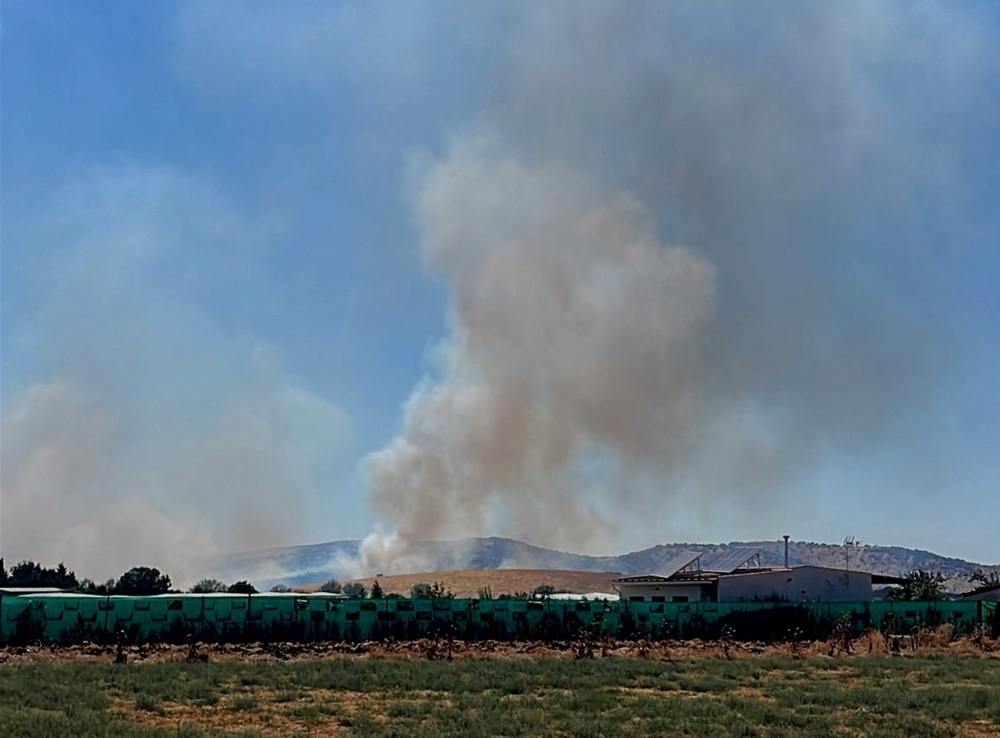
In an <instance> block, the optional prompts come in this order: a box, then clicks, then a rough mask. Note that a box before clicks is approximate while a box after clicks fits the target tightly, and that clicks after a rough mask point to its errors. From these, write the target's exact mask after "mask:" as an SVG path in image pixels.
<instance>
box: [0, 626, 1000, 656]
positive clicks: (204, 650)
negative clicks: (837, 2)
mask: <svg viewBox="0 0 1000 738" xmlns="http://www.w3.org/2000/svg"><path fill="white" fill-rule="evenodd" d="M834 645H835V646H836V648H833V646H834ZM843 645H844V644H841V643H840V642H839V641H837V639H835V638H831V639H830V640H827V641H800V642H797V643H760V642H753V641H751V642H739V641H729V642H725V641H722V640H716V641H701V640H697V639H694V640H683V641H680V640H662V641H646V640H638V641H635V640H619V639H614V638H591V639H589V640H587V641H586V642H584V641H582V640H576V641H569V640H567V641H514V642H511V641H489V640H487V641H476V642H465V641H459V640H455V641H453V642H450V643H448V642H446V641H445V640H444V639H430V638H421V639H419V640H414V641H399V642H362V643H333V642H317V643H268V644H261V643H250V644H240V643H229V644H199V645H198V646H197V652H198V654H199V660H203V661H212V662H218V661H221V662H229V661H310V660H317V659H319V660H324V659H362V660H372V659H374V660H380V659H386V660H410V659H428V658H430V659H435V658H436V659H444V658H447V656H448V655H450V656H451V658H452V659H454V660H463V659H508V658H556V659H563V658H564V659H573V658H579V655H580V652H581V648H585V649H587V650H589V651H590V652H591V653H590V656H592V657H593V658H642V659H649V660H654V661H679V660H686V659H705V658H709V659H717V658H726V659H729V660H739V659H746V658H755V657H763V658H787V657H792V658H796V659H797V658H813V657H821V656H823V657H826V656H830V655H831V654H832V655H834V656H836V657H838V658H844V657H847V658H855V657H867V656H876V657H877V656H885V655H887V654H891V655H898V656H901V657H917V658H924V657H954V658H974V659H996V660H1000V639H989V638H986V639H984V640H983V639H981V640H979V641H978V642H977V641H976V640H975V639H974V638H973V637H971V636H960V637H957V638H956V637H955V636H954V633H953V631H952V628H951V626H950V625H943V626H941V627H939V628H935V629H924V630H920V631H918V632H916V633H915V634H913V635H912V636H905V637H898V639H897V640H896V642H895V643H893V642H892V641H890V640H889V639H887V638H886V637H885V636H883V635H882V634H881V633H879V632H878V631H869V632H867V633H865V634H864V635H862V636H860V637H859V638H855V639H853V640H851V641H850V643H849V647H848V648H846V649H845V648H844V647H842V646H843ZM126 656H127V662H128V663H130V664H131V663H163V662H172V661H184V660H188V657H189V656H190V654H189V647H188V646H180V645H170V644H157V645H147V646H131V647H130V648H128V649H127V650H126ZM114 658H115V647H114V646H111V645H105V646H102V645H97V644H84V645H74V646H55V645H51V646H16V647H15V646H9V647H6V648H0V664H23V663H31V662H54V663H71V662H97V663H109V662H112V661H113V660H114Z"/></svg>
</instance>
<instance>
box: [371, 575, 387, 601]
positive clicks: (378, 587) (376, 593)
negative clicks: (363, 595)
mask: <svg viewBox="0 0 1000 738" xmlns="http://www.w3.org/2000/svg"><path fill="white" fill-rule="evenodd" d="M383 597H385V592H384V591H382V584H381V583H380V582H379V580H378V579H376V580H375V581H374V582H372V594H371V598H372V599H373V600H381V599H382V598H383Z"/></svg>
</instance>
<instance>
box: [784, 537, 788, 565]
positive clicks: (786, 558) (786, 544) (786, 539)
mask: <svg viewBox="0 0 1000 738" xmlns="http://www.w3.org/2000/svg"><path fill="white" fill-rule="evenodd" d="M784 539H785V568H786V569H787V568H788V536H787V535H786V536H784Z"/></svg>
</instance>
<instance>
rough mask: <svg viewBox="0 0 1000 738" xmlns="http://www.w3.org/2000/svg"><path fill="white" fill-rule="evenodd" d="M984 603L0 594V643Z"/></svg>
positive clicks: (758, 634)
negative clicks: (365, 598) (693, 601)
mask: <svg viewBox="0 0 1000 738" xmlns="http://www.w3.org/2000/svg"><path fill="white" fill-rule="evenodd" d="M995 607H996V605H995V603H989V602H854V603H808V604H792V603H763V602H733V603H725V602H720V603H709V602H702V603H664V602H602V601H590V602H587V601H580V602H577V601H566V600H469V599H453V600H447V599H437V600H433V599H383V600H362V599H338V598H332V597H328V596H326V597H324V596H309V595H304V596H285V595H274V594H259V595H248V596H212V595H207V596H202V595H161V596H157V597H94V596H84V595H29V596H24V595H22V596H7V597H0V642H3V643H18V642H31V641H51V642H62V643H80V642H82V641H95V642H108V641H111V640H114V639H115V638H116V637H119V636H118V635H117V634H119V633H121V632H124V633H125V634H126V635H127V637H128V638H129V640H130V641H132V642H138V641H169V642H181V641H183V640H185V639H187V638H190V637H192V636H193V637H195V638H197V639H199V640H203V641H220V642H223V641H224V642H241V641H242V642H248V641H278V640H291V641H307V640H332V641H361V640H380V639H388V638H394V639H412V638H420V637H425V636H445V635H450V636H453V637H456V638H461V639H467V640H486V639H496V640H514V639H546V640H559V639H567V638H576V637H578V636H579V635H581V633H590V634H593V635H595V636H601V635H609V636H615V637H622V638H640V637H644V638H714V637H717V636H718V635H719V633H720V632H721V630H722V628H723V627H726V628H728V630H729V632H732V633H734V634H735V636H736V637H737V638H741V639H753V640H785V639H787V638H790V637H793V634H794V636H795V637H802V638H823V637H826V636H827V635H828V634H829V633H830V632H831V631H832V630H833V629H834V628H835V627H836V626H837V624H838V623H842V622H845V621H849V622H850V624H851V627H852V629H853V630H854V631H855V632H857V633H860V632H861V631H863V630H865V629H867V628H876V629H878V630H881V631H883V632H892V633H909V632H912V630H913V629H914V628H918V627H934V626H937V625H941V624H943V623H952V624H954V626H955V628H956V630H958V631H959V632H968V631H970V630H972V629H973V628H974V627H975V626H976V625H978V624H979V623H983V622H992V621H994V620H995V619H996V614H995Z"/></svg>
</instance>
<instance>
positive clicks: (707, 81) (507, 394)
mask: <svg viewBox="0 0 1000 738" xmlns="http://www.w3.org/2000/svg"><path fill="white" fill-rule="evenodd" d="M2 40H3V59H2V62H3V66H2V157H3V158H2V169H0V175H2V188H3V189H2V206H3V221H2V237H3V242H2V291H3V294H2V311H3V312H2V332H0V340H2V343H0V348H2V362H3V363H2V388H0V389H2V395H0V397H2V401H3V407H2V411H3V423H4V436H3V437H4V447H3V470H2V471H3V479H2V481H3V497H2V500H0V503H2V507H0V548H2V553H3V555H4V556H6V557H7V558H8V559H10V560H13V559H20V558H25V557H33V558H37V559H42V560H46V561H50V560H51V561H55V560H59V559H64V560H65V561H67V563H69V564H71V565H73V566H75V567H76V568H77V569H78V570H80V571H82V572H83V573H84V574H88V575H91V576H95V577H103V576H110V575H111V574H114V573H116V572H117V571H119V570H120V567H121V566H124V565H131V564H133V563H136V561H135V557H136V556H137V555H138V556H140V558H144V559H148V560H149V561H150V562H151V563H153V564H162V565H163V566H172V567H174V570H175V571H178V572H186V571H188V570H191V569H192V567H195V564H193V563H191V557H190V556H187V555H186V554H184V555H182V554H180V553H178V552H180V551H186V552H192V551H196V552H199V553H202V554H207V553H214V552H217V551H224V550H233V549H246V548H254V547H258V546H264V545H280V544H291V543H302V542H311V541H320V540H332V539H338V538H356V537H364V536H366V535H368V534H370V533H372V532H373V531H375V535H373V536H372V537H371V538H370V540H369V543H370V544H371V545H370V547H369V549H370V553H371V559H370V562H369V563H371V564H373V565H374V564H376V563H377V564H379V565H382V564H383V563H387V564H388V565H390V566H391V565H392V561H391V560H390V561H388V562H386V561H385V559H386V558H388V559H393V558H395V559H398V560H405V556H406V549H407V546H408V545H409V543H412V542H413V541H415V540H418V539H420V538H436V537H454V536H463V535H472V534H502V535H510V536H513V537H518V538H525V539H528V540H531V541H532V542H535V543H539V544H543V545H555V546H559V547H561V548H565V549H575V550H581V551H600V552H612V551H615V552H617V551H625V550H634V549H637V548H640V547H643V546H647V545H652V544H655V543H659V542H664V541H670V540H697V541H716V540H732V539H749V538H779V537H780V535H781V534H782V533H785V532H787V533H790V534H791V535H792V536H793V538H796V539H803V540H823V541H840V540H841V539H842V538H843V537H844V536H846V535H854V536H856V537H857V538H859V539H861V540H862V541H864V542H866V543H871V544H885V545H889V544H893V545H907V546H914V547H920V548H927V549H931V550H934V551H937V552H940V553H944V554H951V555H956V556H963V557H968V558H972V559H976V560H978V561H983V562H986V563H996V562H997V561H998V560H1000V549H998V544H997V536H996V524H995V521H996V520H998V519H1000V494H998V493H997V491H998V483H1000V432H998V430H997V427H998V426H997V421H998V419H1000V388H998V385H997V379H996V378H997V377H998V376H1000V339H998V328H997V326H1000V250H998V248H997V238H998V234H1000V216H998V214H997V209H996V207H995V198H996V196H995V194H994V193H995V192H996V191H997V188H998V186H1000V83H998V82H997V79H998V75H997V74H996V70H997V69H998V68H1000V52H998V49H1000V18H998V14H997V11H996V9H995V7H993V6H991V5H988V4H972V3H969V4H962V5H956V4H949V3H936V2H922V3H894V2H882V3H867V2H858V3H837V4H829V5H828V4H821V3H804V4H790V3H780V2H761V3H756V4H752V5H751V4H744V3H723V2H719V3H669V4H657V3H652V4H645V3H630V4H628V5H627V6H616V5H610V4H598V3H562V2H550V3H492V2H485V1H484V2H479V3H465V4H459V3H454V4H446V3H440V2H430V3H418V2H388V3H365V4H361V3H351V2H324V3H318V2H304V1H297V2H294V3H280V4H279V3H267V2H237V1H236V0H210V1H208V2H186V3H185V2H145V3H138V2H137V3H125V2H117V3H107V4H102V5H100V6H95V5H92V4H80V3H74V2H57V1H52V2H38V1H37V0H33V1H32V2H28V1H26V0H4V2H3V5H2ZM136 552H139V553H138V554H137V553H136Z"/></svg>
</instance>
